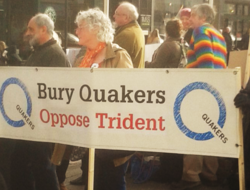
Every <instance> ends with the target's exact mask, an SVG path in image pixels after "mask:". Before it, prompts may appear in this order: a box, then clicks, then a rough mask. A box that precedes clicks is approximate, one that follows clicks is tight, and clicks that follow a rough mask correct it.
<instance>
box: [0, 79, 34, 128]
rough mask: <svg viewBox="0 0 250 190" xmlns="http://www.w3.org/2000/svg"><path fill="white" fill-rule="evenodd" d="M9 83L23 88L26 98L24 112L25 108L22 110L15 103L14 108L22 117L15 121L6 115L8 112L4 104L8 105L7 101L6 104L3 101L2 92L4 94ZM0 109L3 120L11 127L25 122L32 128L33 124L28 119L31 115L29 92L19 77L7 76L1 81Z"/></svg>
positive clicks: (21, 125) (22, 124) (19, 125)
mask: <svg viewBox="0 0 250 190" xmlns="http://www.w3.org/2000/svg"><path fill="white" fill-rule="evenodd" d="M10 85H17V86H19V87H20V88H21V89H22V90H23V92H24V95H25V98H26V101H27V102H26V103H27V110H26V112H25V110H23V109H22V108H21V106H20V105H16V110H17V112H18V113H19V114H20V116H21V117H22V119H21V120H17V121H15V120H13V119H11V118H10V117H9V116H8V114H7V113H6V109H5V106H6V105H9V103H8V104H7V103H6V102H4V94H5V91H6V89H7V88H8V87H9V86H10ZM13 93H14V92H13ZM0 110H1V113H2V115H3V117H4V119H5V121H6V122H7V123H8V124H9V125H11V126H13V127H23V126H24V125H25V123H27V124H28V125H29V126H30V127H31V128H32V129H34V127H35V126H34V125H33V123H32V122H31V120H30V116H31V112H32V102H31V98H30V95H29V92H28V90H27V88H26V86H25V85H24V83H23V82H22V81H20V80H19V79H17V78H9V79H7V80H6V81H5V82H4V83H3V85H2V87H1V90H0Z"/></svg>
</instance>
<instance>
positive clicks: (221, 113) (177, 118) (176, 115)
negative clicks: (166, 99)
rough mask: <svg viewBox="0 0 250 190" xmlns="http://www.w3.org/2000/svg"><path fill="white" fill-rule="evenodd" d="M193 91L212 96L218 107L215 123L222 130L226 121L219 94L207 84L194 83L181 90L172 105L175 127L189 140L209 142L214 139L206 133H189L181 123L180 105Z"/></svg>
mask: <svg viewBox="0 0 250 190" xmlns="http://www.w3.org/2000/svg"><path fill="white" fill-rule="evenodd" d="M193 90H205V91H207V92H209V93H211V94H212V95H213V97H214V98H215V99H216V102H217V104H218V107H219V119H218V121H217V123H218V125H219V126H220V128H223V126H224V124H225V120H226V107H225V104H224V101H223V99H222V98H221V95H220V94H219V92H218V91H217V90H216V89H215V88H214V87H212V86H211V85H209V84H208V83H204V82H194V83H191V84H189V85H188V86H186V87H185V88H183V89H182V90H181V92H180V93H179V94H178V96H177V97H176V100H175V103H174V118H175V122H176V124H177V126H178V127H179V129H180V130H181V131H182V132H183V133H184V134H185V135H186V136H187V137H189V138H191V139H194V140H199V141H205V140H209V139H211V138H213V137H214V135H213V134H212V133H211V132H210V131H207V132H205V133H196V132H194V131H191V130H190V129H189V128H188V127H187V126H186V125H185V124H184V123H183V121H182V118H181V114H180V109H181V103H182V101H183V100H184V98H185V96H186V95H187V94H188V93H189V92H191V91H193Z"/></svg>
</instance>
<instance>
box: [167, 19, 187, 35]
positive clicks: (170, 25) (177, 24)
mask: <svg viewBox="0 0 250 190" xmlns="http://www.w3.org/2000/svg"><path fill="white" fill-rule="evenodd" d="M182 28H183V26H182V23H181V20H179V19H177V18H174V19H171V20H170V21H168V22H167V24H166V28H165V30H166V33H167V35H168V36H169V37H173V38H179V37H180V36H181V30H182Z"/></svg>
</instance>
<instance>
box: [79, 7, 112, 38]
mask: <svg viewBox="0 0 250 190" xmlns="http://www.w3.org/2000/svg"><path fill="white" fill-rule="evenodd" d="M83 21H84V22H85V23H86V24H87V25H88V29H89V30H90V31H91V30H92V29H94V28H96V27H98V29H99V30H98V33H97V36H96V37H97V40H98V41H100V42H106V43H108V42H109V43H111V42H112V41H113V39H114V32H115V31H114V29H113V27H112V24H111V21H110V19H109V18H108V17H107V16H106V15H105V14H104V13H103V12H102V11H101V10H100V9H99V8H94V9H89V10H87V11H80V12H79V13H78V14H77V16H76V20H75V23H76V24H78V25H79V24H80V23H82V22H83Z"/></svg>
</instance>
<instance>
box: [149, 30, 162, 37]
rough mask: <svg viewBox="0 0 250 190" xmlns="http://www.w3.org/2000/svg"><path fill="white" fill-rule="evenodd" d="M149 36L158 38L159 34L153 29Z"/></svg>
mask: <svg viewBox="0 0 250 190" xmlns="http://www.w3.org/2000/svg"><path fill="white" fill-rule="evenodd" d="M150 36H151V37H154V38H156V37H160V34H159V30H158V29H157V28H155V29H154V30H153V31H152V32H151V33H150Z"/></svg>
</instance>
